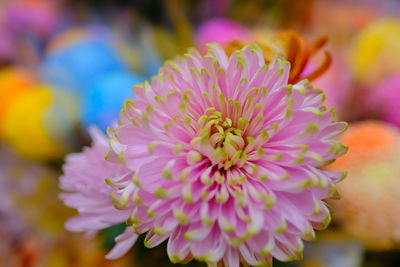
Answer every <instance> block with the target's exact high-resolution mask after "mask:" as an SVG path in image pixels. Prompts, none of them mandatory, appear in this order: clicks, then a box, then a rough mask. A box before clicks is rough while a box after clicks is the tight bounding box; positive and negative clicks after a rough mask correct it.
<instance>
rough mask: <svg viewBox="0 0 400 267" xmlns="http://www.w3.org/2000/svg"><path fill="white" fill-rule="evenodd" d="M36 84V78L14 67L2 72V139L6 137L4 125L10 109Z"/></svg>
mask: <svg viewBox="0 0 400 267" xmlns="http://www.w3.org/2000/svg"><path fill="white" fill-rule="evenodd" d="M35 83H36V79H35V77H33V76H32V75H31V74H30V73H29V72H27V71H25V70H22V69H17V68H12V67H9V68H4V69H1V70H0V137H2V136H3V135H4V133H3V131H4V130H3V127H4V125H3V123H4V120H5V118H6V117H7V116H8V115H7V113H8V111H9V109H10V107H11V106H12V104H13V103H14V102H16V101H18V100H19V98H20V97H21V96H22V95H24V93H26V92H27V91H29V90H31V89H32V87H33V85H34V84H35Z"/></svg>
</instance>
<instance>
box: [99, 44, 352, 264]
mask: <svg viewBox="0 0 400 267" xmlns="http://www.w3.org/2000/svg"><path fill="white" fill-rule="evenodd" d="M289 73H290V65H289V63H288V62H287V61H285V60H283V59H282V58H279V57H277V58H275V59H273V60H272V61H271V63H270V64H269V66H268V67H267V66H266V65H265V58H264V55H263V52H262V50H261V49H260V48H259V47H258V46H256V45H251V46H246V47H244V48H243V49H241V50H238V51H235V52H234V53H233V54H232V55H231V56H228V55H227V54H226V53H225V51H224V50H223V48H221V47H220V46H218V45H215V44H214V45H210V46H209V47H208V53H207V54H206V55H205V56H201V55H200V54H199V53H198V52H197V51H196V50H190V51H189V52H188V53H187V54H186V55H185V56H184V57H181V58H178V59H176V60H174V61H172V62H169V63H167V64H166V65H165V66H164V67H163V68H162V69H161V70H160V73H159V75H158V76H157V77H155V78H154V79H152V82H151V84H149V83H147V82H145V83H144V84H140V85H137V86H135V87H134V94H135V96H136V98H137V99H135V100H127V102H126V103H125V104H124V109H123V111H122V112H121V119H120V121H119V124H118V127H117V128H115V129H110V130H109V137H110V145H111V148H112V149H111V151H110V153H109V154H108V156H107V158H108V159H109V160H111V161H114V162H120V163H121V164H124V165H125V166H126V167H127V168H128V169H130V170H131V171H133V172H134V175H133V178H132V180H130V179H129V180H127V179H126V178H125V177H116V178H112V179H110V180H109V183H110V184H111V185H113V186H114V187H115V191H114V193H113V198H114V201H115V203H114V205H116V207H117V208H118V209H123V210H127V211H130V212H131V215H130V217H129V219H128V221H127V223H128V225H129V226H130V229H133V230H134V232H135V233H136V234H141V233H145V232H147V235H146V238H145V245H146V246H148V247H155V246H157V245H159V244H160V243H162V242H163V241H165V240H167V239H168V255H169V257H170V259H171V261H172V262H174V263H177V262H187V261H189V260H191V259H192V258H195V259H197V260H199V261H204V262H206V263H207V264H208V265H209V266H216V265H217V264H218V262H224V264H225V265H226V266H230V267H235V266H239V264H240V262H243V263H244V264H250V265H258V264H266V265H270V264H272V258H273V257H274V258H277V259H279V260H284V261H285V260H286V261H287V260H294V259H299V258H301V256H302V250H303V242H302V239H306V240H312V239H314V237H315V236H314V230H313V228H316V229H321V228H324V227H326V225H327V224H328V223H329V220H330V213H329V210H328V209H327V207H326V206H325V204H324V202H323V199H325V198H329V197H330V196H332V195H334V192H335V186H334V183H336V182H338V181H339V180H340V179H341V178H342V173H340V172H329V171H324V170H321V169H320V168H321V167H322V166H324V165H326V164H327V163H329V162H331V161H333V160H334V159H335V158H337V157H338V156H340V155H342V154H343V153H345V151H346V148H345V147H343V146H342V145H341V144H340V143H338V142H336V141H334V140H333V139H332V137H334V136H335V135H337V134H339V133H340V132H342V131H343V130H344V129H345V128H346V125H345V124H344V123H341V122H335V121H334V120H335V119H334V117H333V116H332V112H330V111H327V110H326V108H325V107H323V106H322V102H323V99H324V96H323V93H322V91H320V90H317V89H313V88H312V87H311V85H310V84H309V83H308V82H306V81H302V82H299V83H297V84H294V85H289V84H288V80H289ZM134 238H135V234H134V233H132V234H129V233H126V234H124V235H122V236H120V237H119V238H117V240H116V241H117V243H119V246H121V248H120V249H119V250H126V247H127V246H128V245H129V243H130V241H131V240H132V239H134ZM127 240H128V241H127ZM114 251H117V249H114ZM114 256H116V255H114V254H111V255H110V254H109V258H113V257H114Z"/></svg>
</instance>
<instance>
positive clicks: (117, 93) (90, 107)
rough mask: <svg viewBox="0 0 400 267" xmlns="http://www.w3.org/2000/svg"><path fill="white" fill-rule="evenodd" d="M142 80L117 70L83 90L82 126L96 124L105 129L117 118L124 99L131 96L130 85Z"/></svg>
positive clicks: (142, 79) (135, 75)
mask: <svg viewBox="0 0 400 267" xmlns="http://www.w3.org/2000/svg"><path fill="white" fill-rule="evenodd" d="M144 80H145V79H144V78H143V77H141V76H139V75H137V74H135V73H132V72H117V73H112V74H110V75H107V76H105V77H103V78H102V79H100V80H99V81H98V82H96V83H95V84H94V85H93V86H91V87H90V88H89V89H88V90H85V91H84V92H83V99H82V101H81V112H82V115H81V117H82V122H83V125H84V127H85V128H87V127H89V126H90V125H97V126H98V127H100V128H101V129H102V130H106V129H107V127H109V126H110V125H112V123H114V122H115V121H116V120H117V119H118V117H119V112H120V109H121V106H122V104H123V103H124V100H125V99H126V98H128V97H133V94H132V86H133V85H135V84H137V83H140V82H143V81H144Z"/></svg>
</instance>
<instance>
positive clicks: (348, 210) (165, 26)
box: [0, 0, 400, 267]
mask: <svg viewBox="0 0 400 267" xmlns="http://www.w3.org/2000/svg"><path fill="white" fill-rule="evenodd" d="M399 16H400V1H396V0H335V1H328V0H326V1H324V0H297V1H292V0H264V1H262V0H204V1H195V0H190V1H189V0H186V1H184V0H168V1H162V0H151V1H150V0H131V1H129V0H114V1H113V0H1V2H0V225H1V227H0V266H6V267H8V266H12V267H13V266H51V267H58V266H60V267H64V266H173V265H172V264H171V263H169V260H168V258H167V256H166V250H165V246H164V247H163V246H161V247H158V248H155V249H152V250H148V249H146V248H144V247H143V245H142V243H143V242H138V243H137V245H136V246H135V248H134V249H133V250H132V251H131V252H130V253H129V254H128V255H126V256H124V257H123V258H122V259H120V260H116V261H108V260H105V259H104V255H105V254H106V253H107V251H108V250H109V249H110V248H111V247H112V246H113V239H114V237H115V236H116V235H118V234H119V233H121V232H122V231H123V229H124V225H116V226H113V227H110V228H108V229H105V230H103V231H102V232H101V234H100V235H97V236H96V237H94V238H88V237H86V236H85V235H84V234H79V233H68V232H67V231H66V230H65V229H64V222H65V220H66V219H67V218H69V217H70V216H72V215H74V214H75V213H74V212H75V211H73V210H72V209H69V208H67V207H65V206H64V205H63V204H62V202H61V201H60V200H59V198H58V195H59V193H60V192H59V189H58V177H59V176H60V175H61V173H62V169H61V167H62V164H63V159H64V156H65V155H66V154H67V153H71V152H78V151H81V149H82V147H84V146H86V145H89V144H90V139H89V138H88V132H87V129H88V127H89V126H91V125H97V126H98V127H99V128H100V129H102V130H103V131H105V130H106V128H107V127H108V126H111V125H113V123H115V120H116V119H117V118H118V115H119V110H120V108H121V106H122V104H123V102H124V99H126V98H127V97H134V96H133V93H132V91H131V87H132V86H133V85H134V84H136V83H140V82H143V81H144V80H147V79H149V78H150V77H151V76H153V75H155V74H157V71H158V68H159V67H160V66H161V65H162V64H163V62H164V61H165V60H168V59H171V58H173V57H175V56H176V55H178V54H181V53H184V52H185V51H186V50H187V48H189V47H197V48H199V49H200V50H201V51H202V50H204V45H205V44H206V43H208V42H218V43H220V44H221V45H223V46H225V47H227V49H228V48H229V45H232V41H236V42H240V43H252V42H256V43H258V44H260V45H261V46H263V45H269V44H271V43H274V42H275V41H276V39H279V38H281V36H282V35H281V34H282V33H285V32H286V33H288V30H293V31H294V32H293V31H290V33H291V35H290V36H292V38H294V40H297V41H295V42H294V43H290V42H288V43H286V44H287V45H288V46H289V47H291V45H295V49H294V51H295V52H296V53H298V54H299V55H301V54H302V53H303V54H304V53H305V52H304V51H308V52H307V53H309V60H308V61H307V65H306V66H305V69H306V71H307V69H308V70H309V71H310V75H309V76H308V77H309V78H312V80H313V81H312V82H313V85H314V87H318V88H321V89H323V90H324V91H325V93H326V95H327V99H326V105H327V106H328V107H334V108H335V109H336V111H337V117H338V119H340V120H346V121H349V122H350V128H349V130H348V131H347V132H346V133H345V134H344V135H343V136H341V139H342V141H343V142H344V143H345V144H346V145H347V146H349V147H350V150H349V152H348V153H347V155H346V156H344V157H342V158H341V159H339V160H337V161H336V162H335V163H334V164H332V165H330V166H329V167H328V168H330V169H334V170H348V171H349V174H348V177H347V178H346V179H345V180H344V181H343V182H342V183H341V184H340V185H339V192H340V195H341V199H340V200H333V201H329V203H328V204H329V206H330V208H331V210H332V217H333V218H332V223H331V225H330V226H329V227H328V229H326V230H324V231H320V232H319V233H318V239H317V241H316V242H313V243H307V244H306V248H305V253H304V260H302V261H298V262H293V263H279V262H276V265H275V266H300V267H319V266H332V267H353V266H367V267H380V266H400V250H399V248H400V204H399V203H400V132H399V127H400V106H399V104H400V19H398V18H399ZM293 36H294V37H293ZM281 39H282V38H281ZM281 39H280V40H281ZM234 44H235V43H234ZM296 45H297V46H296ZM292 48H293V47H292ZM307 49H308V50H307ZM313 49H314V50H313ZM320 49H322V50H324V51H327V52H328V53H315V54H314V53H313V51H316V50H320ZM296 53H295V55H294V56H296V55H297V54H296ZM328 66H329V68H327V67H328ZM326 68H327V69H326ZM317 74H318V75H317ZM189 266H204V265H202V264H200V263H196V262H192V263H190V264H189Z"/></svg>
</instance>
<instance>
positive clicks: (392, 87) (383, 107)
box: [365, 76, 400, 127]
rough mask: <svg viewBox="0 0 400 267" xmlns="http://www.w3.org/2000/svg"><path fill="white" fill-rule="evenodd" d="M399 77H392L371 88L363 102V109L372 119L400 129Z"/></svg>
mask: <svg viewBox="0 0 400 267" xmlns="http://www.w3.org/2000/svg"><path fill="white" fill-rule="evenodd" d="M399 103H400V76H393V77H390V78H388V79H386V80H384V81H383V82H382V83H380V84H378V85H377V86H376V88H373V89H372V90H371V91H370V92H369V94H368V97H367V99H366V100H365V109H367V110H368V112H369V113H370V114H371V116H372V117H374V118H379V119H382V120H384V121H387V122H390V123H393V124H395V125H397V126H398V127H400V109H399Z"/></svg>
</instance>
